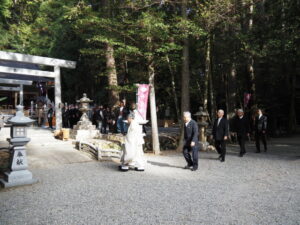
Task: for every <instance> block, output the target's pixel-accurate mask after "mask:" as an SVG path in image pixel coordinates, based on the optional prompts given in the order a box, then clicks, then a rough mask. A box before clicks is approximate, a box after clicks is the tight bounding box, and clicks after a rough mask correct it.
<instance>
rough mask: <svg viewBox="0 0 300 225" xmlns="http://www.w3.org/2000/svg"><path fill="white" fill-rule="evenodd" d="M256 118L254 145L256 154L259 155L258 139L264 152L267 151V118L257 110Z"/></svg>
mask: <svg viewBox="0 0 300 225" xmlns="http://www.w3.org/2000/svg"><path fill="white" fill-rule="evenodd" d="M257 114H258V115H257V116H256V117H255V123H254V129H255V143H256V153H260V139H261V140H262V142H263V145H264V148H265V152H266V151H267V140H266V132H267V117H266V116H265V115H263V113H262V110H261V109H258V110H257Z"/></svg>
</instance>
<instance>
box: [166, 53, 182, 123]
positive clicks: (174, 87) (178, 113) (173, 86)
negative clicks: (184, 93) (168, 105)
mask: <svg viewBox="0 0 300 225" xmlns="http://www.w3.org/2000/svg"><path fill="white" fill-rule="evenodd" d="M166 60H167V63H168V67H169V70H170V74H171V79H172V92H173V98H174V105H175V112H176V118H177V120H180V118H179V116H180V112H179V107H178V98H177V93H176V85H175V74H174V71H173V69H172V66H171V64H170V59H169V56H168V55H167V56H166Z"/></svg>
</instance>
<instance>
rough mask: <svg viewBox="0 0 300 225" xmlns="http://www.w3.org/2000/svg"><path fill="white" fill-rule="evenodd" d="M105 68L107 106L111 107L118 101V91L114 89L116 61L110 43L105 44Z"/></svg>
mask: <svg viewBox="0 0 300 225" xmlns="http://www.w3.org/2000/svg"><path fill="white" fill-rule="evenodd" d="M106 69H107V77H108V85H109V88H110V89H109V96H108V101H109V106H110V107H113V106H116V105H117V104H118V101H119V93H118V91H116V90H115V88H116V87H117V86H118V78H117V70H116V62H115V57H114V48H113V46H112V45H111V44H109V43H107V44H106Z"/></svg>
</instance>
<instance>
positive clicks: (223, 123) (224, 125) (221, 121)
mask: <svg viewBox="0 0 300 225" xmlns="http://www.w3.org/2000/svg"><path fill="white" fill-rule="evenodd" d="M217 115H218V119H216V120H215V121H214V125H213V131H212V136H213V139H214V140H215V147H216V149H217V151H218V153H219V154H220V156H219V160H220V161H221V162H225V154H226V140H227V139H228V121H227V119H226V118H224V117H223V116H224V110H222V109H220V110H218V113H217Z"/></svg>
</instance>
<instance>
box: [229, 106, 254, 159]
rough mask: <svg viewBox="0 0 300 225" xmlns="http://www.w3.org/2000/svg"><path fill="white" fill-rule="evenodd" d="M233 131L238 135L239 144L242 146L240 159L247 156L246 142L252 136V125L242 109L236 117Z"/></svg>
mask: <svg viewBox="0 0 300 225" xmlns="http://www.w3.org/2000/svg"><path fill="white" fill-rule="evenodd" d="M232 125H233V126H232V131H233V132H235V133H236V136H237V140H238V143H239V145H240V154H239V156H240V157H243V156H244V155H245V154H246V148H245V142H246V138H247V136H248V137H249V135H250V125H249V120H248V119H247V117H246V116H245V115H244V111H243V110H242V109H238V110H237V115H236V116H235V118H234V120H233V123H232Z"/></svg>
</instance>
